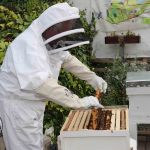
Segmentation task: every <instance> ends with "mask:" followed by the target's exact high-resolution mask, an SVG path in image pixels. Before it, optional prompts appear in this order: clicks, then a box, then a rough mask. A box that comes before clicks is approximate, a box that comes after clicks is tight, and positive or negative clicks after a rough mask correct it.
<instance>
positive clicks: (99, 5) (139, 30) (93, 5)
mask: <svg viewBox="0 0 150 150" xmlns="http://www.w3.org/2000/svg"><path fill="white" fill-rule="evenodd" d="M70 1H71V2H73V5H74V6H76V7H78V8H79V9H81V10H83V9H87V18H88V21H89V20H90V18H91V12H94V14H95V15H96V17H97V16H98V14H99V12H101V11H102V12H103V6H105V4H103V3H104V1H107V2H110V1H111V0H70ZM148 15H149V17H150V14H148ZM103 16H104V17H106V13H105V12H103ZM136 20H137V19H136V18H134V19H131V20H129V21H127V22H123V23H120V24H119V25H116V24H115V25H114V24H113V25H112V24H109V23H106V21H104V20H102V21H101V20H100V19H97V30H98V34H97V35H96V37H95V38H94V42H93V53H94V54H95V55H96V57H97V58H114V57H116V55H117V53H118V51H119V50H121V48H120V46H119V45H118V44H116V45H106V44H105V43H104V37H105V36H106V32H110V31H114V30H116V31H119V32H122V31H123V32H125V33H126V31H127V30H128V29H130V30H131V31H133V32H135V33H136V34H139V35H140V36H141V43H140V44H126V45H125V48H124V50H125V57H129V58H135V57H150V25H143V27H141V26H140V25H139V23H137V24H136V28H135V26H134V24H132V22H133V21H135V22H136ZM128 23H129V24H128Z"/></svg>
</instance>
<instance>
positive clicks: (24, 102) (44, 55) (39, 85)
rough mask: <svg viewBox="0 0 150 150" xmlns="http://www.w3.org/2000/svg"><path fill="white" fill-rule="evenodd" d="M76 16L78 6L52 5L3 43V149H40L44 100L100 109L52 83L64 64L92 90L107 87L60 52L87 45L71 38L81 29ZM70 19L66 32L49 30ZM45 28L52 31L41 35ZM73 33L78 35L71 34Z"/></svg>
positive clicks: (0, 108)
mask: <svg viewBox="0 0 150 150" xmlns="http://www.w3.org/2000/svg"><path fill="white" fill-rule="evenodd" d="M79 17H80V16H79V10H78V9H77V8H75V7H71V6H69V5H68V4H67V3H59V4H56V5H54V6H52V7H50V8H48V9H47V10H46V11H44V13H42V14H41V15H40V16H39V18H37V19H36V20H34V21H33V23H32V24H31V25H30V26H29V27H28V28H27V29H26V30H25V31H24V32H23V33H22V34H20V35H19V36H18V37H17V38H16V39H15V40H14V41H13V42H12V43H11V45H10V46H9V47H8V50H7V53H6V56H5V59H4V62H3V65H2V67H1V71H0V117H1V118H2V122H3V135H4V141H5V145H6V149H7V150H42V149H43V136H42V128H43V115H44V109H45V99H47V100H50V101H53V102H55V103H57V104H60V105H62V106H66V107H71V108H88V107H91V106H95V107H102V106H101V105H100V104H99V102H98V101H97V99H96V98H95V97H93V96H89V97H84V98H79V97H78V96H77V95H75V94H72V93H71V92H70V91H69V90H68V89H67V88H65V87H63V86H61V85H59V84H58V83H57V80H58V75H59V71H60V68H61V67H63V68H64V69H66V70H67V71H70V72H72V73H73V74H75V75H76V76H78V77H79V78H80V79H83V80H86V81H87V82H88V83H89V84H91V85H92V86H93V87H94V88H95V89H100V90H101V91H102V92H105V91H106V88H107V83H106V82H105V81H104V80H103V79H102V78H100V77H98V76H97V75H96V74H95V73H94V72H91V71H90V70H89V69H88V68H87V67H86V66H84V65H83V64H82V63H81V62H80V61H79V60H78V59H76V58H75V57H74V56H72V55H71V54H70V53H69V52H67V51H64V50H67V49H70V48H73V47H76V46H79V45H83V44H88V43H89V42H88V41H86V40H85V39H83V38H80V41H78V40H77V39H74V37H80V36H78V35H79V34H82V33H84V29H83V28H80V27H79V26H76V24H78V23H77V22H76V21H75V20H76V19H78V18H79ZM69 20H73V22H74V26H72V29H71V30H66V29H65V30H59V31H58V34H53V32H52V31H54V29H55V28H53V27H54V26H55V25H56V24H57V25H58V26H61V25H60V24H59V23H62V22H65V21H69ZM76 27H77V28H76ZM52 28H53V29H52ZM47 29H49V30H50V31H51V32H50V33H51V35H50V36H49V37H48V38H47V37H46V36H45V37H46V38H45V37H44V38H43V36H42V34H43V33H44V32H45V31H46V30H47ZM58 29H59V28H57V30H58ZM74 33H77V36H73V37H72V36H71V35H72V34H74ZM78 33H79V34H78ZM81 40H82V41H81Z"/></svg>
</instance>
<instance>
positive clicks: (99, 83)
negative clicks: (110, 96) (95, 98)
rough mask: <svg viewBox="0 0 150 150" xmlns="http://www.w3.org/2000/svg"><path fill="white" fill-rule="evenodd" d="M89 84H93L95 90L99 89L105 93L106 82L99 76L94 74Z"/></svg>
mask: <svg viewBox="0 0 150 150" xmlns="http://www.w3.org/2000/svg"><path fill="white" fill-rule="evenodd" d="M91 85H92V86H93V88H94V89H95V90H100V91H101V92H102V93H106V90H107V82H106V81H105V80H103V78H101V77H99V76H95V78H94V79H93V81H92V82H91Z"/></svg>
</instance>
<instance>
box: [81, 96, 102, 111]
mask: <svg viewBox="0 0 150 150" xmlns="http://www.w3.org/2000/svg"><path fill="white" fill-rule="evenodd" d="M82 102H83V104H84V107H85V108H90V107H96V108H104V106H103V105H101V104H100V103H99V101H98V99H97V98H96V97H94V96H87V97H84V98H82Z"/></svg>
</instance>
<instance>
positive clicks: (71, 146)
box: [58, 106, 130, 150]
mask: <svg viewBox="0 0 150 150" xmlns="http://www.w3.org/2000/svg"><path fill="white" fill-rule="evenodd" d="M58 148H59V150H129V149H130V142H129V120H128V108H127V107H125V106H121V107H118V106H111V107H105V108H104V109H99V110H97V109H88V110H72V111H71V112H70V113H69V115H68V117H67V119H66V121H65V123H64V125H63V127H62V129H61V132H60V135H59V137H58Z"/></svg>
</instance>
